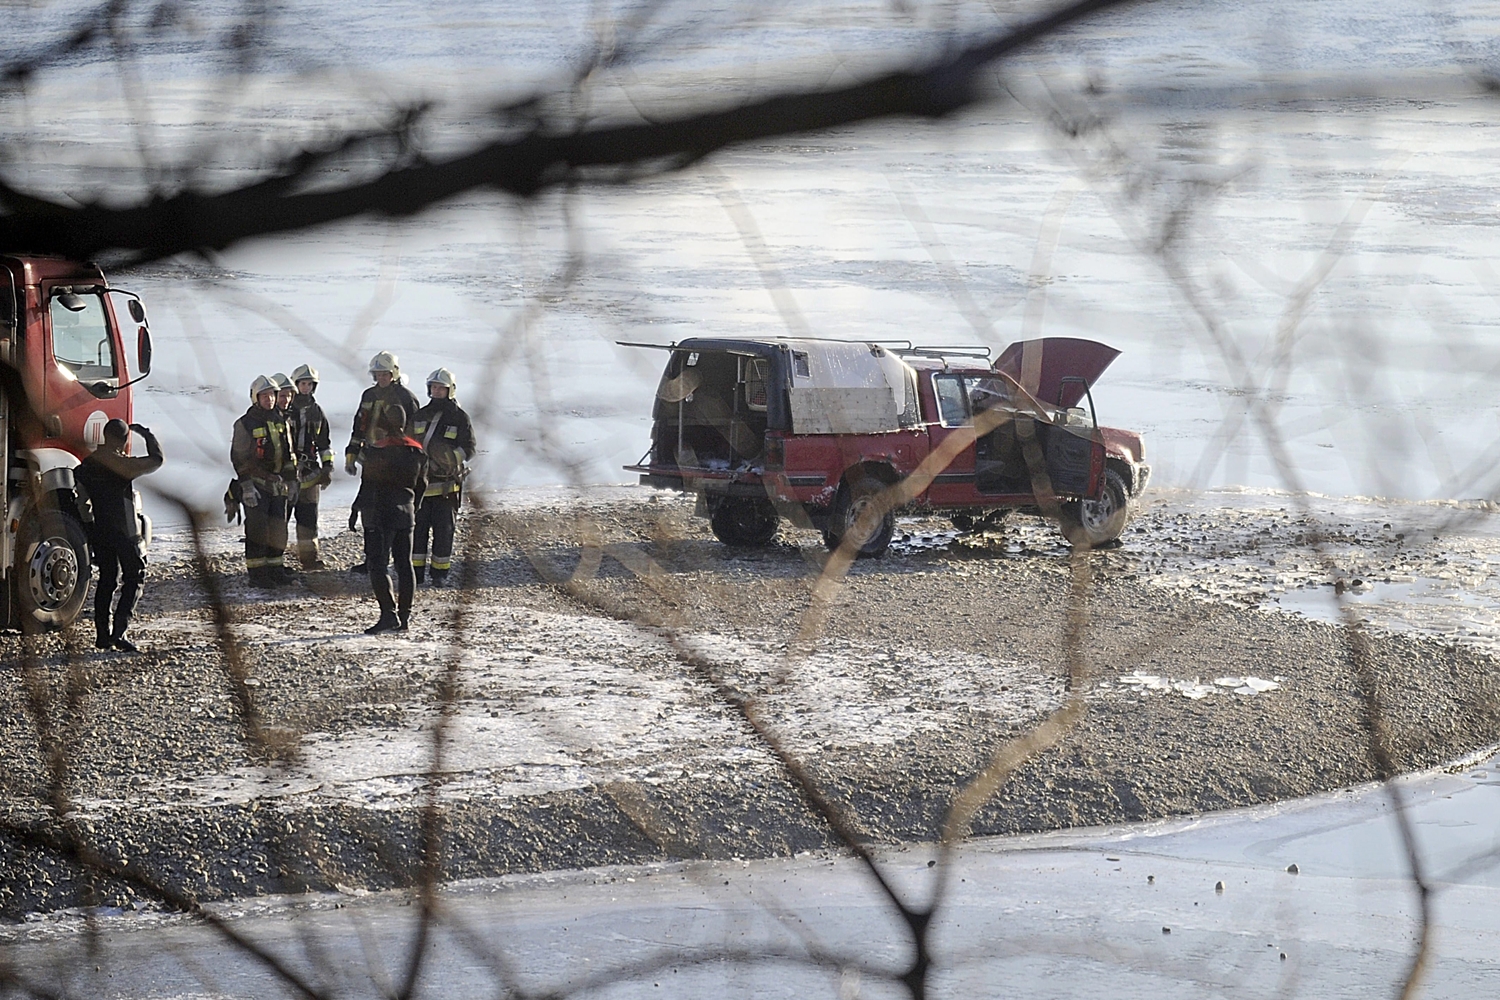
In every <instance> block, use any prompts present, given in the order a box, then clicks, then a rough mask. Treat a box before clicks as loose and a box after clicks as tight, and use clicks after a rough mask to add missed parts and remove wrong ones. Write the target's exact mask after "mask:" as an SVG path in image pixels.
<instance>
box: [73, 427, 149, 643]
mask: <svg viewBox="0 0 1500 1000" xmlns="http://www.w3.org/2000/svg"><path fill="white" fill-rule="evenodd" d="M131 431H135V432H136V433H137V434H139V435H140V436H141V437H142V438H144V439H145V441H146V454H145V456H144V457H138V458H132V457H130V456H129V455H127V454H125V443H126V442H127V441H128V440H129V439H130V432H131ZM161 463H162V456H161V445H160V444H159V443H157V440H156V435H155V434H152V433H151V431H150V430H149V429H148V428H146V427H145V426H143V425H141V424H129V425H127V424H126V423H125V421H123V420H121V419H119V418H118V417H116V418H115V419H114V420H111V421H109V422H108V423H107V424H105V425H104V443H103V444H101V445H100V446H99V447H98V448H97V449H96V450H95V451H94V453H93V454H92V455H90V456H89V457H88V458H86V459H84V460H83V462H82V464H80V465H79V466H78V468H77V469H75V470H74V471H73V476H74V479H75V481H76V482H77V483H78V485H79V486H81V487H83V491H84V492H85V493H87V494H88V498H89V507H90V509H91V510H92V512H93V515H94V520H93V522H92V524H91V525H90V530H89V544H90V546H91V547H92V548H93V550H94V562H95V564H96V565H98V567H99V584H98V586H96V587H95V588H94V634H95V639H94V646H95V647H96V648H98V649H119V650H123V651H125V652H127V653H134V652H136V651H137V650H136V647H135V644H134V643H132V642H131V641H130V640H129V639H126V638H125V629H126V628H127V627H128V626H129V625H130V615H131V612H133V611H134V610H135V602H136V600H137V598H139V597H140V595H141V582H142V581H143V580H145V578H146V560H145V558H144V557H143V556H142V554H141V521H140V517H139V514H138V512H137V510H136V506H135V480H136V479H138V478H140V477H141V476H144V475H146V474H147V473H150V472H155V471H156V470H157V469H159V468H161ZM116 580H118V581H119V582H120V584H121V586H120V602H119V604H117V605H115V609H114V612H115V615H114V619H115V620H114V627H113V628H111V627H110V620H109V611H110V608H109V606H110V602H111V601H112V600H113V599H114V596H115V583H116Z"/></svg>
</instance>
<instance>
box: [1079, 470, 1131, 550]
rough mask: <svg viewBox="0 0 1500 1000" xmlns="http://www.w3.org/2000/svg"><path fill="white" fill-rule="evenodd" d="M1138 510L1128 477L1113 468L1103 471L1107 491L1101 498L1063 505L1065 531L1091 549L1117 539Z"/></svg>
mask: <svg viewBox="0 0 1500 1000" xmlns="http://www.w3.org/2000/svg"><path fill="white" fill-rule="evenodd" d="M1133 513H1135V512H1134V510H1132V509H1131V505H1130V492H1129V490H1127V489H1126V488H1125V480H1124V479H1122V478H1121V477H1120V474H1119V473H1118V472H1116V471H1115V470H1113V469H1105V470H1104V490H1103V492H1102V493H1101V494H1100V495H1099V499H1098V500H1074V501H1072V502H1071V503H1065V504H1063V505H1062V512H1061V514H1062V532H1063V534H1064V535H1066V536H1067V538H1068V541H1069V542H1071V543H1073V544H1074V545H1077V544H1079V543H1080V541H1081V542H1082V543H1084V544H1086V545H1088V547H1089V548H1091V549H1097V548H1099V547H1100V546H1102V545H1108V544H1110V543H1111V542H1113V541H1115V540H1117V539H1118V538H1119V537H1120V535H1121V534H1123V533H1124V531H1125V526H1126V525H1127V524H1129V523H1130V517H1131V515H1132V514H1133Z"/></svg>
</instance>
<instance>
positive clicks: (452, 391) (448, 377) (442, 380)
mask: <svg viewBox="0 0 1500 1000" xmlns="http://www.w3.org/2000/svg"><path fill="white" fill-rule="evenodd" d="M435 385H446V386H447V387H448V398H449V399H452V398H453V397H455V396H457V395H458V380H457V379H455V378H454V377H453V373H452V372H450V371H449V370H448V369H446V368H439V369H438V370H437V371H435V372H433V373H432V374H431V375H429V376H427V395H429V396H431V395H432V387H433V386H435Z"/></svg>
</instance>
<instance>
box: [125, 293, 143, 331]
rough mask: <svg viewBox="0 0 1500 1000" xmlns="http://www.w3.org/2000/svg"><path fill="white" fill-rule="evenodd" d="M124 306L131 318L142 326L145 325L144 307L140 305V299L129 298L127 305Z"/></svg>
mask: <svg viewBox="0 0 1500 1000" xmlns="http://www.w3.org/2000/svg"><path fill="white" fill-rule="evenodd" d="M126 308H127V309H129V310H130V318H131V319H133V320H135V321H136V322H137V323H139V324H141V325H142V326H145V325H146V307H145V306H143V305H141V300H140V299H130V300H129V305H127V306H126Z"/></svg>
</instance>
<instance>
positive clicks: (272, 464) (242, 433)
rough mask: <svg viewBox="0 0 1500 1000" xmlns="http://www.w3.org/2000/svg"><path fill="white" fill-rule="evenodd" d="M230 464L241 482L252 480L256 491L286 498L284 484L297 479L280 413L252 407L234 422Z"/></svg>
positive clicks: (289, 435) (294, 456) (284, 423)
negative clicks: (265, 490) (264, 491)
mask: <svg viewBox="0 0 1500 1000" xmlns="http://www.w3.org/2000/svg"><path fill="white" fill-rule="evenodd" d="M229 461H230V464H232V465H233V466H234V474H235V475H236V476H238V477H239V478H240V479H241V480H246V479H249V480H252V481H254V482H255V484H256V487H257V488H258V489H261V488H264V489H267V490H269V492H271V493H272V494H274V495H278V496H279V495H285V494H286V493H287V488H286V484H287V483H288V482H289V481H293V480H294V479H295V478H296V474H297V452H296V450H295V449H294V448H293V447H292V437H291V434H290V432H289V431H288V430H287V426H286V420H285V418H283V417H282V415H281V411H280V410H263V409H261V408H260V407H259V406H256V405H254V404H252V405H251V407H250V409H248V410H246V411H245V415H244V416H243V417H240V419H238V420H236V421H235V422H234V441H233V442H232V443H231V444H230V446H229Z"/></svg>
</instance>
